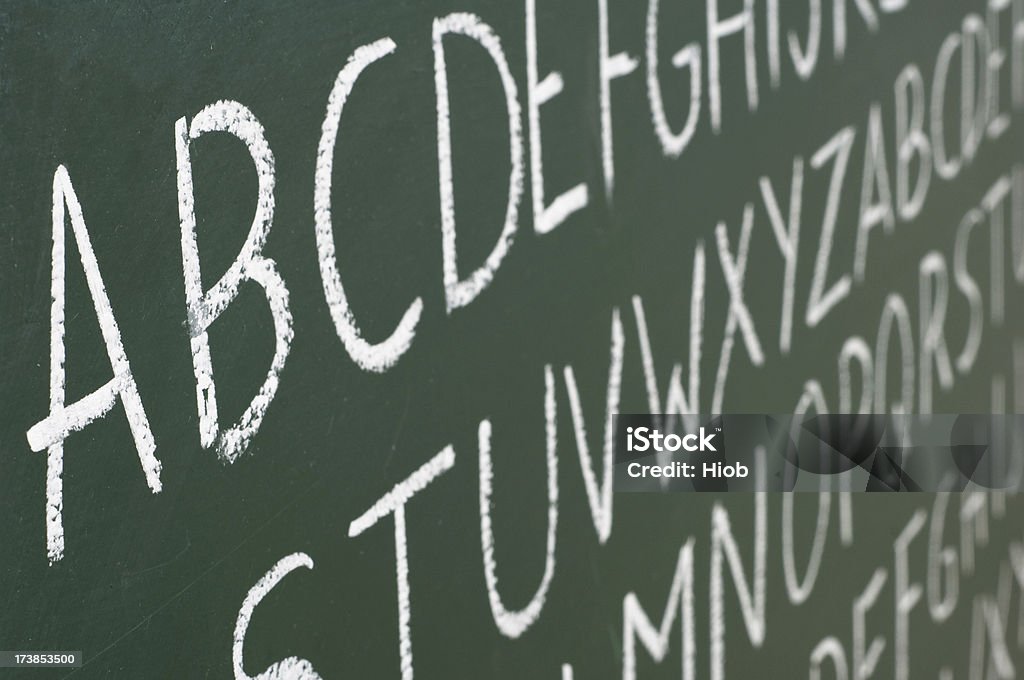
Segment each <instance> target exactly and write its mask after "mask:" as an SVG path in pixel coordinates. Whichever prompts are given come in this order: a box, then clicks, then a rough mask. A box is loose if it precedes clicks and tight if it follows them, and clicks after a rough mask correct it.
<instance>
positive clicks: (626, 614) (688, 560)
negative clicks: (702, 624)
mask: <svg viewBox="0 0 1024 680" xmlns="http://www.w3.org/2000/svg"><path fill="white" fill-rule="evenodd" d="M680 609H682V613H683V615H682V622H681V623H680V628H681V631H680V633H681V636H682V646H683V650H682V656H683V662H682V663H683V673H682V678H683V680H693V673H694V642H693V638H694V633H693V539H692V538H691V539H690V540H688V541H687V542H686V544H685V545H684V546H683V547H682V548H681V549H680V550H679V559H678V560H677V561H676V569H675V574H673V576H672V587H671V588H670V589H669V593H668V602H667V603H666V604H665V611H664V613H663V614H662V615H661V625H660V626H658V627H657V628H655V626H654V624H653V623H651V620H650V619H649V618H648V617H647V613H646V612H644V609H643V607H642V606H641V605H640V600H639V599H638V598H637V596H636V594H635V593H633V592H629V593H626V597H624V598H623V599H622V680H635V678H636V641H637V640H639V641H640V642H641V643H643V646H644V648H645V649H646V650H647V652H648V653H649V654H650V655H651V658H653V659H654V661H655V662H657V663H661V662H662V661H663V660H664V659H665V655H666V654H667V653H668V645H669V637H668V636H669V633H670V632H671V631H672V626H673V624H674V623H675V620H676V616H677V614H678V613H679V610H680Z"/></svg>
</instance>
